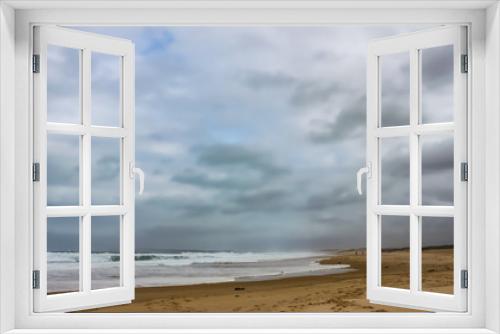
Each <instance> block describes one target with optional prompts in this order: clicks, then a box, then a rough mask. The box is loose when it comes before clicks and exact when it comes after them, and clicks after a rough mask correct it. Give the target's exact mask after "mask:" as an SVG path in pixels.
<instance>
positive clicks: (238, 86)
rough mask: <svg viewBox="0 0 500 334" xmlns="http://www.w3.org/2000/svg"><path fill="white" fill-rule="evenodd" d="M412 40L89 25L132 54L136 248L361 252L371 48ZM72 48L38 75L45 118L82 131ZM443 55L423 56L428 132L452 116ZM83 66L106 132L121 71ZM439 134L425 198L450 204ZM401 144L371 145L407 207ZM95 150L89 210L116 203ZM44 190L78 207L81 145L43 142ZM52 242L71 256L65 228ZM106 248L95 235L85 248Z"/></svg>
mask: <svg viewBox="0 0 500 334" xmlns="http://www.w3.org/2000/svg"><path fill="white" fill-rule="evenodd" d="M417 29H420V28H419V27H401V26H399V27H382V26H370V27H355V26H349V27H341V26H337V27H321V28H319V27H246V28H243V27H241V28H235V27H224V28H222V27H220V28H216V27H210V28H208V27H204V28H200V27H177V28H165V27H127V28H122V27H113V28H109V27H108V28H85V29H84V30H88V31H93V32H97V33H100V34H106V35H112V36H118V37H122V38H126V39H130V40H132V41H133V42H134V43H135V47H136V161H137V163H136V164H137V166H140V167H141V168H142V169H143V170H144V172H145V173H146V187H145V189H146V190H145V192H144V195H143V196H140V197H139V196H138V197H137V199H136V247H137V249H138V250H139V251H140V250H168V249H198V250H238V251H247V250H253V251H269V250H288V249H290V250H319V249H326V248H346V247H364V246H365V233H366V229H365V224H366V222H365V210H366V208H365V197H364V196H359V195H357V193H356V189H355V187H356V179H355V175H356V171H357V170H358V168H360V167H362V166H363V165H364V161H365V153H366V152H365V140H366V137H365V113H366V94H365V93H366V87H365V86H366V80H365V76H366V50H367V45H368V42H369V41H370V40H372V39H375V38H380V37H384V36H391V35H395V34H399V33H402V32H407V31H414V30H417ZM72 51H73V50H69V51H67V50H57V49H54V50H52V51H51V53H49V73H50V68H51V66H52V68H55V69H57V70H56V71H55V72H56V73H54V74H52V77H50V76H49V111H48V113H49V120H53V121H61V122H62V121H64V122H78V114H77V110H78V109H77V108H76V109H75V103H78V102H75V101H78V95H77V92H78V81H77V80H76V81H74V82H71V80H67V78H68V77H71V76H72V75H73V76H74V73H78V54H77V53H76V55H75V54H74V53H72ZM449 56H450V55H449V54H448V53H447V51H446V50H441V51H440V50H437V52H435V53H434V54H429V56H428V58H429V59H434V61H431V62H430V63H431V64H435V63H436V62H438V64H441V65H442V66H434V67H432V68H431V66H429V69H428V70H427V66H425V68H424V74H423V75H424V76H423V80H424V82H423V84H424V92H426V93H424V97H423V99H424V100H425V102H424V106H425V110H426V111H425V114H424V117H423V118H424V121H426V122H427V121H428V122H431V121H443V120H449V119H447V117H448V116H446V115H448V114H449V110H448V111H446V110H447V107H446V106H447V104H446V100H445V99H446V97H447V96H448V95H449V91H450V87H452V86H451V84H450V83H449V82H448V81H449V80H448V81H447V79H446V73H447V72H446V69H449V67H447V65H446V64H447V60H449ZM396 58H397V59H396ZM396 58H395V59H394V60H393V61H387V62H385V63H383V66H388V68H389V69H388V70H387V71H388V73H389V75H388V76H387V77H386V79H383V80H384V81H383V83H382V85H383V87H386V88H387V91H391V92H393V94H392V95H391V94H389V95H388V96H384V99H385V100H384V101H386V104H384V105H387V107H383V108H386V109H384V110H383V112H385V113H386V114H385V115H383V122H385V121H384V120H387V122H403V123H404V122H405V117H406V116H405V114H404V112H405V100H404V96H405V87H406V86H405V85H406V80H405V73H406V72H407V71H408V65H407V63H406V60H405V58H404V57H399V58H398V57H396ZM424 59H427V58H424ZM92 61H93V65H92V76H93V78H94V80H93V89H92V94H93V99H95V101H93V104H92V106H93V114H92V115H93V119H94V121H95V124H100V125H102V124H104V125H115V124H116V120H117V118H116V115H117V114H116V112H115V110H117V106H116V103H114V102H113V101H116V96H117V95H116V94H117V93H116V92H117V90H116V87H118V86H117V85H118V82H119V76H118V74H117V73H118V70H117V69H118V65H116V62H115V59H112V57H111V58H110V57H106V56H101V55H94V57H93V59H92ZM424 61H426V60H424ZM439 62H440V63H439ZM384 64H389V65H384ZM382 71H384V67H383V68H382ZM383 73H384V72H383ZM425 87H427V90H425V89H426V88H425ZM406 89H407V87H406ZM75 92H76V93H75ZM447 92H448V95H447ZM406 93H407V92H406ZM448 97H449V96H448ZM383 103H385V102H383ZM76 106H77V104H76ZM433 106H439V110H440V112H439V113H438V116H434V115H436V112H435V110H433ZM448 109H449V108H448ZM72 110H76V113H75V112H74V111H72ZM406 112H408V111H407V110H406ZM72 113H73V114H72ZM447 113H448V114H447ZM71 115H73V116H71ZM425 115H427V116H425ZM406 122H407V120H406ZM435 137H436V138H426V139H425V140H426V143H427V144H424V148H423V161H424V166H423V170H424V174H425V176H424V178H423V181H422V182H423V192H424V201H427V202H428V203H427V204H450V203H449V202H450V198H451V201H452V196H451V195H450V194H451V191H452V189H450V187H449V185H448V184H449V182H443V180H444V179H446V180H449V179H450V175H451V174H450V172H451V170H450V161H453V154H452V152H451V151H450V150H451V147H452V146H450V145H452V142H451V141H450V138H446V137H443V136H441V137H439V136H435ZM404 140H405V139H397V140H393V141H394V142H392V143H388V144H387V145H384V144H382V145H383V152H385V153H383V154H386V156H385V158H384V156H382V159H383V161H382V163H383V164H384V163H386V162H387V166H390V167H387V168H386V169H385V170H384V172H385V173H386V174H384V175H386V176H383V178H384V179H383V182H385V183H384V185H383V187H385V188H384V191H383V192H384V196H385V197H384V196H383V201H387V202H388V204H403V203H394V201H407V199H405V198H406V197H405V196H407V194H408V183H407V182H408V168H409V167H408V161H407V159H408V152H407V147H406V146H405V145H407V139H406V143H404ZM94 141H95V144H94V143H93V156H92V157H93V162H92V164H93V185H94V187H95V189H93V192H92V196H93V202H94V204H113V203H115V202H116V201H117V198H119V192H118V187H119V185H118V183H117V179H116V178H114V177H113V175H116V170H118V167H117V166H118V161H119V155H118V149H119V148H118V143H117V142H114V141H113V140H109V139H108V140H106V139H98V138H96V139H94ZM72 148H73V149H72ZM450 152H451V153H450ZM384 159H386V160H384ZM450 159H451V160H450ZM62 161H64V163H61V162H62ZM48 180H49V189H48V201H49V205H51V204H52V205H54V204H77V202H78V139H75V138H68V137H67V136H59V137H57V136H51V137H49V166H48ZM437 180H439V182H436V181H437ZM385 193H387V195H385ZM406 204H408V203H406ZM109 221H110V226H111V225H112V224H111V223H112V222H113V220H112V219H109ZM434 225H435V226H436V227H430V229H426V231H430V232H429V236H432V238H433V239H432V240H433V241H432V242H433V243H438V244H439V243H449V241H450V240H451V239H450V229H449V226H450V224H434ZM54 226H56V224H54ZM406 230H407V229H405V228H402V229H401V230H400V232H398V229H397V228H396V229H393V230H392V232H391V233H392V234H394V236H391V240H395V241H394V242H392V243H391V244H390V245H389V246H399V241H398V240H405V239H406V238H405V237H398V235H399V236H402V235H404V234H405V233H407V232H405V231H406ZM49 231H52V232H49V233H52V234H51V235H49V241H50V242H49V248H50V245H51V244H52V245H54V246H53V247H52V250H64V249H68V248H71V246H70V245H69V244H68V240H71V238H69V237H68V234H69V233H70V232H69V229H68V231H64V230H63V229H61V228H60V227H58V229H57V230H56V229H53V230H50V224H49ZM108 231H113V228H112V227H110V228H109V229H108ZM394 231H396V232H394ZM109 233H111V232H109ZM398 233H399V234H398ZM104 234H105V232H103V235H104ZM436 236H437V237H436ZM107 244H108V243H107V242H106V238H101V239H99V240H97V241H95V243H94V248H95V249H96V250H97V249H99V250H106V247H108V246H107Z"/></svg>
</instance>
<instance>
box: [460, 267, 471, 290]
mask: <svg viewBox="0 0 500 334" xmlns="http://www.w3.org/2000/svg"><path fill="white" fill-rule="evenodd" d="M460 276H461V277H460V287H461V288H462V289H467V288H468V287H469V271H468V270H462V271H461V272H460Z"/></svg>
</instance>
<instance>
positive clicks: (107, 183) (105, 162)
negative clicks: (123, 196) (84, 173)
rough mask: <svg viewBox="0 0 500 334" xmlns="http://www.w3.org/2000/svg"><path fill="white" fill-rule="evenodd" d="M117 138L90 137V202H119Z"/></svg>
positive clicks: (99, 203)
mask: <svg viewBox="0 0 500 334" xmlns="http://www.w3.org/2000/svg"><path fill="white" fill-rule="evenodd" d="M120 143H121V139H119V138H97V137H93V138H92V204H97V205H110V204H120V150H121V148H120Z"/></svg>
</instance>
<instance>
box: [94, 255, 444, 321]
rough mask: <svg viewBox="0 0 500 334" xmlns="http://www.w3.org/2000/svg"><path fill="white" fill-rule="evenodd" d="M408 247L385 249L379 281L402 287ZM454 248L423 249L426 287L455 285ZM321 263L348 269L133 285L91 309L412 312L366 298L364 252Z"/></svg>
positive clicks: (441, 289) (405, 280) (438, 288)
mask: <svg viewBox="0 0 500 334" xmlns="http://www.w3.org/2000/svg"><path fill="white" fill-rule="evenodd" d="M408 254H409V253H408V250H392V251H388V252H384V254H383V266H384V268H383V273H384V277H383V282H384V284H386V285H387V286H391V287H405V286H407V285H408V282H409V267H408V266H407V265H406V263H405V259H406V258H407V257H408ZM452 256H453V249H452V248H435V249H429V250H426V251H425V252H423V262H424V263H426V267H424V268H423V270H424V272H425V275H424V278H425V284H424V286H426V287H428V290H429V291H435V292H450V291H451V290H450V289H451V287H452V286H453V275H452V272H453V270H452V267H453V266H452V264H453V262H451V268H450V260H451V261H452ZM319 262H320V263H321V264H323V265H332V264H349V265H350V267H351V269H352V270H350V271H348V272H343V273H336V274H326V275H317V276H314V275H309V276H307V275H306V276H299V277H286V278H277V279H270V280H257V281H233V282H224V283H206V284H193V285H183V286H166V287H143V288H136V291H135V294H136V296H135V299H134V301H133V302H132V303H130V304H125V305H119V306H111V307H105V308H99V309H93V310H89V311H88V312H103V313H104V312H106V313H107V312H111V313H123V312H126V313H137V312H141V313H143V312H144V313H184V312H212V313H222V312H415V311H416V310H408V309H403V308H398V307H392V306H385V305H376V304H372V303H370V302H369V301H368V300H367V299H366V284H365V282H366V256H365V252H364V251H359V250H351V251H343V252H339V253H338V254H337V255H335V256H331V257H328V258H324V259H323V260H320V261H319Z"/></svg>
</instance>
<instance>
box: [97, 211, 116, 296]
mask: <svg viewBox="0 0 500 334" xmlns="http://www.w3.org/2000/svg"><path fill="white" fill-rule="evenodd" d="M91 247H92V289H103V288H113V287H118V286H120V217H119V216H109V217H92V246H91Z"/></svg>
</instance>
